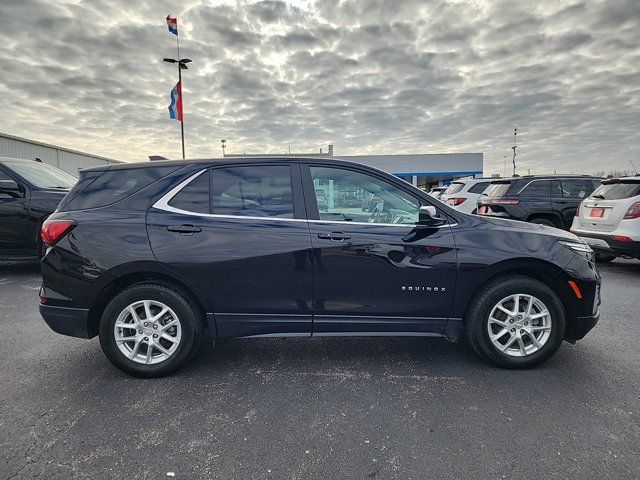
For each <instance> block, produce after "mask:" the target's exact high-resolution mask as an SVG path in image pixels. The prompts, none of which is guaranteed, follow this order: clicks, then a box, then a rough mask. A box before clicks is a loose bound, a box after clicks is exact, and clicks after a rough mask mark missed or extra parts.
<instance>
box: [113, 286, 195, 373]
mask: <svg viewBox="0 0 640 480" xmlns="http://www.w3.org/2000/svg"><path fill="white" fill-rule="evenodd" d="M201 336H202V322H201V318H200V313H199V310H198V309H197V308H196V307H195V306H194V305H192V304H191V303H190V302H189V300H188V299H187V298H185V297H184V296H183V295H181V294H180V293H178V292H177V291H175V290H173V289H171V288H169V287H167V286H165V285H159V284H140V285H134V286H132V287H129V288H127V289H125V290H123V291H122V292H120V293H119V294H118V295H116V296H115V297H114V298H113V300H111V302H109V304H108V305H107V308H105V310H104V313H103V315H102V321H101V322H100V345H101V346H102V350H103V351H104V353H105V355H106V356H107V358H108V359H109V360H110V361H111V363H113V364H114V365H115V366H116V367H118V368H119V369H120V370H122V371H123V372H125V373H128V374H130V375H135V376H139V377H160V376H163V375H167V374H169V373H171V372H173V371H174V370H176V369H177V368H178V367H180V366H181V365H182V364H183V363H185V362H186V361H187V360H189V359H190V358H191V357H193V355H194V354H195V353H196V352H197V350H198V347H199V344H200V338H201Z"/></svg>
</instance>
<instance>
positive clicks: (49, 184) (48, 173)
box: [5, 162, 78, 189]
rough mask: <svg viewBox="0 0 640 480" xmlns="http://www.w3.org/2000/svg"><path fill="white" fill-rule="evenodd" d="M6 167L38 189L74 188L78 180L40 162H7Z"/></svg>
mask: <svg viewBox="0 0 640 480" xmlns="http://www.w3.org/2000/svg"><path fill="white" fill-rule="evenodd" d="M5 165H6V166H7V167H9V168H10V169H11V170H13V171H14V172H16V173H17V174H18V175H20V176H21V177H22V178H24V179H25V180H26V181H27V182H29V183H31V184H32V185H34V186H36V187H38V188H64V189H69V188H71V187H73V186H74V185H75V184H76V182H77V181H78V179H77V178H76V177H74V176H72V175H69V174H68V173H67V172H63V171H62V170H60V169H59V168H56V167H52V166H51V165H47V164H46V163H39V162H33V163H31V162H6V163H5Z"/></svg>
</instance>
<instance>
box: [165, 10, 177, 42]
mask: <svg viewBox="0 0 640 480" xmlns="http://www.w3.org/2000/svg"><path fill="white" fill-rule="evenodd" d="M167 27H169V33H173V34H174V35H175V36H176V37H177V36H178V19H177V18H172V17H171V15H167Z"/></svg>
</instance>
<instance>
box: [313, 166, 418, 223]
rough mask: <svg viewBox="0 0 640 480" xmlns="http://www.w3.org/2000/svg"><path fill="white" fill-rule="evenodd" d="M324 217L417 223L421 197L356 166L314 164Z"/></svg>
mask: <svg viewBox="0 0 640 480" xmlns="http://www.w3.org/2000/svg"><path fill="white" fill-rule="evenodd" d="M311 178H312V180H313V185H314V191H315V196H316V202H317V204H318V210H319V214H320V219H321V220H331V221H344V222H363V223H397V224H414V223H416V222H417V221H418V211H419V210H420V205H421V203H420V201H419V200H418V199H417V198H415V197H413V196H411V195H409V194H408V193H406V192H405V191H404V190H401V189H400V188H398V187H396V186H395V185H393V184H391V183H387V182H385V181H384V180H380V179H379V178H376V177H373V176H370V175H366V174H363V173H360V172H355V171H353V170H346V169H341V168H331V167H311Z"/></svg>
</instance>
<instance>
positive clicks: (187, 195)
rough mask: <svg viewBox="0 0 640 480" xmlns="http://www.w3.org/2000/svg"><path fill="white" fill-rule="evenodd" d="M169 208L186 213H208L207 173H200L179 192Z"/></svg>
mask: <svg viewBox="0 0 640 480" xmlns="http://www.w3.org/2000/svg"><path fill="white" fill-rule="evenodd" d="M169 206H171V207H174V208H179V209H180V210H186V211H187V212H195V213H209V172H208V171H206V172H204V173H201V174H200V175H199V176H198V177H196V178H195V179H193V180H192V181H191V182H189V184H188V185H187V186H186V187H184V188H183V189H182V190H180V191H179V192H178V193H177V194H176V195H175V196H174V197H173V198H172V199H171V201H170V202H169Z"/></svg>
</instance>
